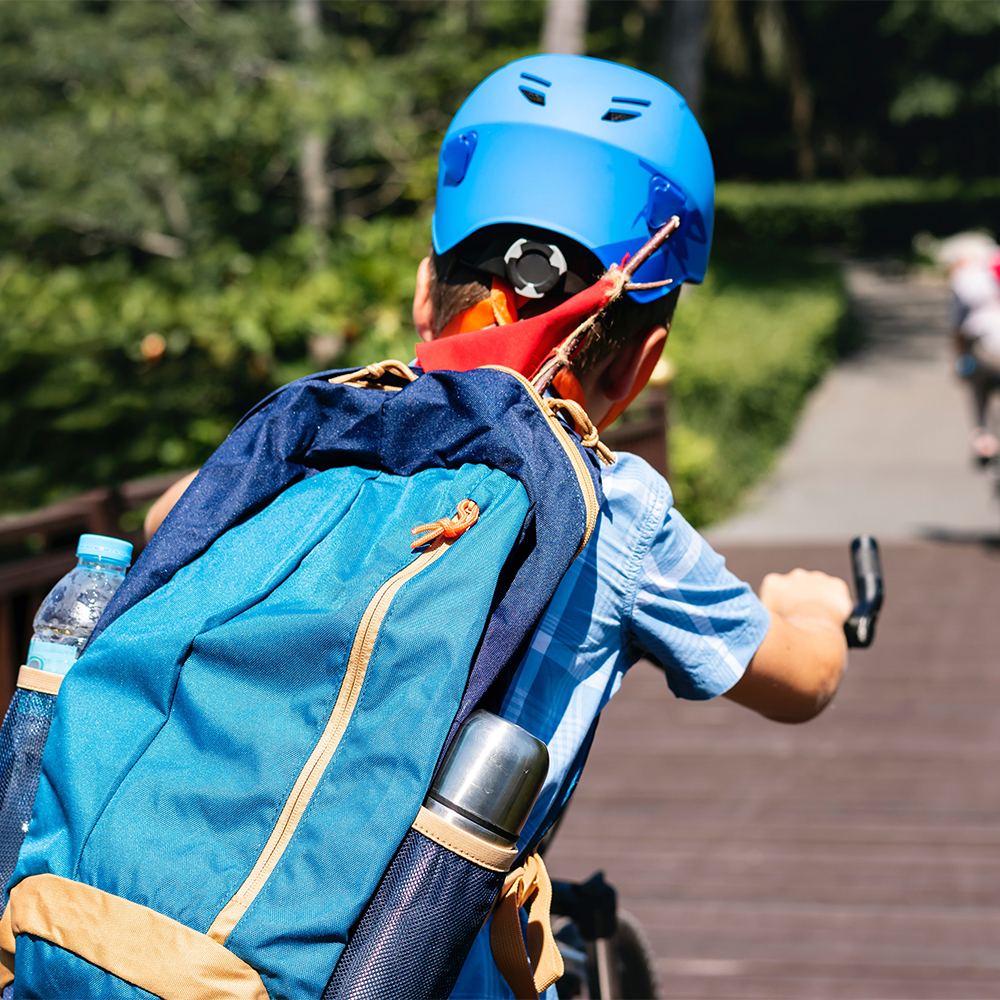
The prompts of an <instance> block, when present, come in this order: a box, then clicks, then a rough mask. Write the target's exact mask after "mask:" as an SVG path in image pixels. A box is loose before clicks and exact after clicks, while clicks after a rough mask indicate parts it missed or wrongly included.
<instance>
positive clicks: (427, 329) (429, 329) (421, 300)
mask: <svg viewBox="0 0 1000 1000" xmlns="http://www.w3.org/2000/svg"><path fill="white" fill-rule="evenodd" d="M413 325H414V326H415V327H416V328H417V334H418V335H419V336H420V339H421V340H423V341H430V340H433V339H434V306H433V304H432V303H431V259H430V257H425V258H424V259H423V260H422V261H421V262H420V266H419V267H418V268H417V287H416V289H415V290H414V292H413Z"/></svg>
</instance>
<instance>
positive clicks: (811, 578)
mask: <svg viewBox="0 0 1000 1000" xmlns="http://www.w3.org/2000/svg"><path fill="white" fill-rule="evenodd" d="M760 600H761V603H762V604H763V605H764V607H766V608H767V609H768V611H774V612H776V613H777V614H779V615H781V616H782V617H783V618H787V619H788V620H789V621H794V620H795V619H797V618H798V619H802V618H824V619H827V620H829V621H830V622H831V623H833V624H836V625H837V626H841V625H843V624H844V622H845V621H847V619H848V618H849V617H850V614H851V611H852V610H853V608H854V601H853V600H851V592H850V590H849V589H848V587H847V584H846V583H845V582H844V581H843V580H841V579H840V577H837V576H829V575H828V574H826V573H820V572H819V571H817V570H806V569H793V570H792V572H791V573H768V574H767V576H765V577H764V579H763V581H762V582H761V585H760Z"/></svg>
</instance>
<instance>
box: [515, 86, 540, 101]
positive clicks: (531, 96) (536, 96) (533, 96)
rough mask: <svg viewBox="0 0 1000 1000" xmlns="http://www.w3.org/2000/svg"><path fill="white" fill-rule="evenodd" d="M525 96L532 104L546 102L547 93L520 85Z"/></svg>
mask: <svg viewBox="0 0 1000 1000" xmlns="http://www.w3.org/2000/svg"><path fill="white" fill-rule="evenodd" d="M517 89H518V90H519V91H521V93H522V94H524V96H525V97H526V98H527V99H528V100H529V101H531V103H532V104H542V105H544V104H545V95H544V94H540V93H538V91H537V90H529V89H528V88H527V87H518V88H517Z"/></svg>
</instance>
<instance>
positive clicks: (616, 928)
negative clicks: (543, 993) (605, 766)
mask: <svg viewBox="0 0 1000 1000" xmlns="http://www.w3.org/2000/svg"><path fill="white" fill-rule="evenodd" d="M850 550H851V568H852V571H853V576H854V589H855V595H856V597H857V601H856V603H855V606H854V610H853V611H852V612H851V616H850V618H848V619H847V621H846V622H845V623H844V635H845V637H846V639H847V645H848V646H849V647H851V648H855V649H859V648H866V647H868V646H870V645H871V644H872V642H873V641H874V639H875V625H876V622H877V620H878V615H879V612H880V611H881V609H882V599H883V584H882V562H881V558H880V556H879V550H878V543H877V542H876V541H875V539H874V538H872V537H871V536H870V535H861V536H860V537H858V538H855V539H854V540H853V541H852V542H851V547H850ZM562 816H565V810H564V811H563V814H562ZM562 816H560V817H559V820H557V821H556V823H555V824H554V825H553V827H552V829H551V830H550V831H549V832H548V833H547V834H546V836H545V837H544V838H543V841H542V844H540V845H539V850H540V852H541V853H543V854H544V852H545V850H546V848H548V847H549V845H550V844H551V843H552V840H553V839H554V838H555V835H556V832H557V831H558V829H559V824H560V822H561V821H562ZM552 917H553V920H552V930H553V934H554V936H555V939H556V943H557V945H558V947H559V951H560V953H561V954H562V957H563V964H564V966H565V969H566V971H565V973H564V974H563V977H562V978H561V979H560V980H559V981H558V982H557V983H556V992H557V993H558V995H559V998H560V1000H574V998H582V997H586V998H588V1000H656V997H657V995H658V991H657V976H656V966H655V958H654V955H653V951H652V948H651V947H650V945H649V941H648V939H647V938H646V934H645V931H644V930H643V928H642V925H641V924H640V922H639V921H638V920H637V919H636V918H635V917H634V916H633V915H632V914H631V913H629V912H628V911H627V910H620V909H618V894H617V892H616V891H615V888H614V886H612V885H610V884H609V883H608V882H606V881H605V879H604V873H603V872H596V873H595V874H594V875H592V876H591V877H590V878H589V879H588V880H587V881H586V882H559V881H555V880H553V882H552ZM584 989H585V990H586V992H584Z"/></svg>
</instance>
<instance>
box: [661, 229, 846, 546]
mask: <svg viewBox="0 0 1000 1000" xmlns="http://www.w3.org/2000/svg"><path fill="white" fill-rule="evenodd" d="M846 316H847V297H846V293H845V290H844V285H843V280H842V277H841V273H840V269H839V267H837V266H836V265H834V264H830V263H824V262H820V261H816V260H813V259H811V258H810V257H809V255H804V254H802V253H801V252H798V251H790V250H775V249H772V250H770V251H769V252H768V253H767V254H766V255H760V256H753V255H748V254H745V253H743V252H741V251H739V250H738V248H733V247H726V246H721V247H718V248H717V252H716V253H715V254H714V258H713V263H712V265H711V267H710V268H709V272H708V275H707V276H706V280H705V283H704V284H703V285H701V286H700V287H698V286H692V287H689V288H687V289H685V291H684V293H682V297H681V301H680V303H679V305H678V308H677V315H676V318H675V320H674V324H673V329H672V330H671V333H670V340H669V341H668V344H667V356H668V357H669V358H670V359H671V361H672V362H673V363H674V366H675V368H676V372H677V374H676V377H675V380H674V407H673V412H672V426H671V436H670V461H671V477H670V480H671V486H672V488H673V492H674V499H675V503H676V504H677V506H678V508H679V509H680V510H681V512H682V513H683V514H684V515H685V517H687V518H688V520H690V521H691V522H692V523H693V524H695V525H697V526H703V525H706V524H710V523H712V522H714V521H718V520H719V519H720V518H722V517H724V516H725V515H726V514H728V513H731V512H732V511H733V509H734V508H735V506H736V504H737V503H738V501H739V499H740V497H741V496H742V495H743V493H744V492H745V491H746V489H747V488H748V487H749V486H751V485H752V484H753V483H754V482H755V481H756V480H757V479H759V478H760V476H761V475H763V474H764V473H765V472H767V470H768V469H769V468H770V466H771V464H772V462H773V459H774V457H775V456H776V454H777V452H778V450H779V449H780V447H781V446H782V445H783V444H784V443H785V441H786V440H787V439H788V436H789V435H790V433H791V431H792V430H793V428H794V426H795V421H796V418H797V417H798V414H799V412H800V410H801V407H802V403H803V401H804V400H805V397H806V395H807V393H808V391H809V390H810V389H811V388H812V387H813V386H814V385H815V384H816V382H817V381H818V380H819V378H820V377H821V376H822V375H823V373H824V372H825V371H826V369H827V368H828V367H829V365H830V364H831V363H832V362H833V361H834V360H835V358H836V356H837V354H838V353H839V352H840V350H842V349H843V348H844V347H845V346H846V345H847V342H848V340H849V334H850V328H849V327H848V325H847V322H846Z"/></svg>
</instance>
